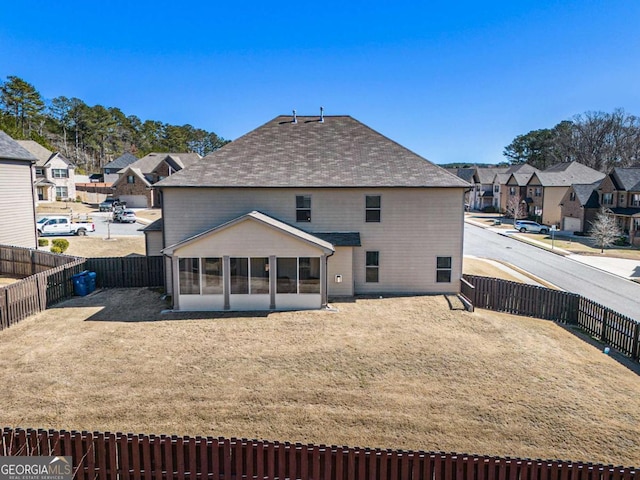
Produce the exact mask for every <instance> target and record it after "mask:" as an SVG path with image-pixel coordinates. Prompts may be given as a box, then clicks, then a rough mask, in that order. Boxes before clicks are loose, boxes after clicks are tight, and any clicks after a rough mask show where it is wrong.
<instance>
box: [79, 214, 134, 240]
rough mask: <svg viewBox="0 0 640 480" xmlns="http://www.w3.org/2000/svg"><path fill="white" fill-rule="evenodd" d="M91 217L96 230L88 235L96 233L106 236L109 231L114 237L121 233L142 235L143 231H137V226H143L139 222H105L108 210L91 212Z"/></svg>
mask: <svg viewBox="0 0 640 480" xmlns="http://www.w3.org/2000/svg"><path fill="white" fill-rule="evenodd" d="M91 217H92V218H93V223H94V224H95V226H96V231H95V232H94V233H89V235H97V236H100V237H107V236H108V235H109V233H111V235H113V236H114V237H120V236H122V235H144V233H142V232H139V231H138V229H139V228H142V227H143V226H144V225H142V224H140V223H113V222H111V223H107V219H108V218H109V213H108V212H97V213H92V214H91Z"/></svg>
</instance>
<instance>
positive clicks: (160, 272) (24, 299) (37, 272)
mask: <svg viewBox="0 0 640 480" xmlns="http://www.w3.org/2000/svg"><path fill="white" fill-rule="evenodd" d="M84 270H90V271H95V272H96V285H97V286H98V287H100V288H114V287H158V286H162V285H163V284H164V263H163V259H162V257H116V258H89V259H85V258H79V257H70V256H67V255H57V254H53V253H49V252H40V251H37V250H30V249H28V248H22V247H11V246H4V245H0V273H1V274H4V275H10V276H13V277H25V278H23V279H21V280H19V281H17V282H15V283H12V284H10V285H7V286H5V287H0V330H3V329H5V328H7V327H10V326H11V325H13V324H15V323H17V322H19V321H21V320H24V319H25V318H26V317H28V316H30V315H33V314H36V313H38V312H41V311H42V310H45V309H46V308H49V307H51V306H52V305H54V304H56V303H58V302H60V301H61V300H64V299H66V298H69V297H71V296H73V294H74V286H73V280H72V277H73V275H75V274H76V273H80V272H82V271H84Z"/></svg>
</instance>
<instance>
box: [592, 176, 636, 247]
mask: <svg viewBox="0 0 640 480" xmlns="http://www.w3.org/2000/svg"><path fill="white" fill-rule="evenodd" d="M599 193H600V204H601V205H602V206H603V207H605V208H607V209H608V210H609V211H610V212H611V214H612V215H614V216H615V218H616V220H617V222H618V226H619V227H620V229H621V230H622V231H623V232H624V233H625V234H627V235H629V241H630V242H631V243H632V245H636V246H638V245H640V167H636V168H614V169H613V171H612V172H611V173H610V174H609V175H607V177H606V178H605V179H604V180H602V183H601V184H600V188H599Z"/></svg>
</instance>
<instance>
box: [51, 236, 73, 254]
mask: <svg viewBox="0 0 640 480" xmlns="http://www.w3.org/2000/svg"><path fill="white" fill-rule="evenodd" d="M51 244H52V245H53V247H51V251H52V252H53V249H54V248H56V249H59V250H60V251H59V252H54V253H64V252H65V251H66V250H67V248H69V240H65V239H64V238H56V239H54V240H53V241H52V242H51Z"/></svg>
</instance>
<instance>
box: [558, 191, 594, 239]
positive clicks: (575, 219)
mask: <svg viewBox="0 0 640 480" xmlns="http://www.w3.org/2000/svg"><path fill="white" fill-rule="evenodd" d="M600 183H601V181H600V182H595V183H590V184H586V185H585V184H574V185H571V187H569V189H568V190H567V192H566V193H565V195H564V197H563V198H562V201H561V202H560V216H561V218H562V224H561V225H560V229H561V230H566V231H569V232H582V233H587V232H588V231H589V229H590V228H591V223H592V222H593V221H594V220H595V218H596V215H597V213H598V210H599V209H600V200H599V197H598V187H599V186H600Z"/></svg>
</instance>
